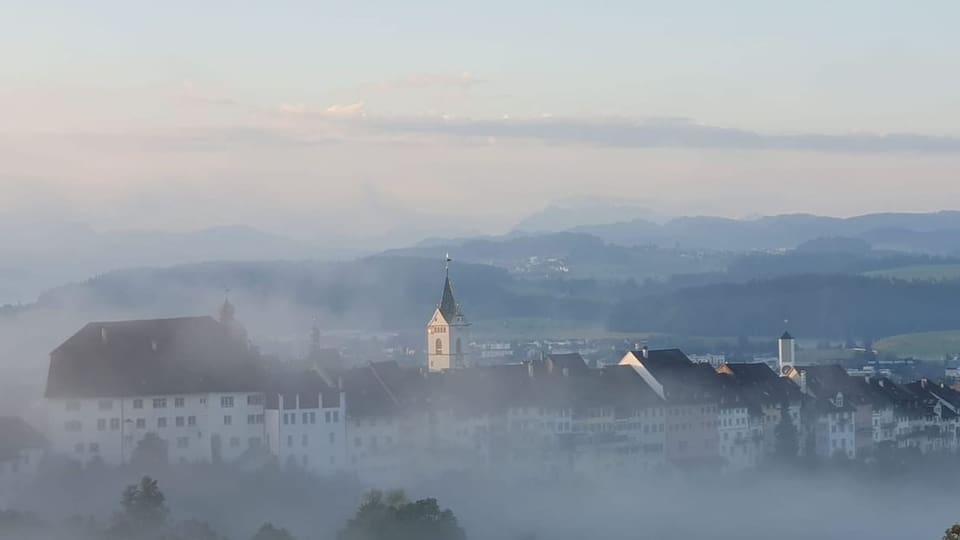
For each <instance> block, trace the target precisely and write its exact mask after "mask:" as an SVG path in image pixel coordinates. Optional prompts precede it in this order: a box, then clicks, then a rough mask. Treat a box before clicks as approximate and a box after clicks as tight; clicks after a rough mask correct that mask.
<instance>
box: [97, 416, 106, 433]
mask: <svg viewBox="0 0 960 540" xmlns="http://www.w3.org/2000/svg"><path fill="white" fill-rule="evenodd" d="M106 430H107V419H106V418H100V419H99V420H97V431H106Z"/></svg>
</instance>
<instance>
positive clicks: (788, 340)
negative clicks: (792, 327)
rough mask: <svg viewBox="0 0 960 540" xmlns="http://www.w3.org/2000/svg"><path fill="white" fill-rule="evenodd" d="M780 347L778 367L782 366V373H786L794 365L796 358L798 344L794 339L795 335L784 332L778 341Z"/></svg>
mask: <svg viewBox="0 0 960 540" xmlns="http://www.w3.org/2000/svg"><path fill="white" fill-rule="evenodd" d="M777 345H778V349H779V353H780V355H779V357H778V359H777V364H778V367H779V368H780V375H781V376H783V375H786V374H787V372H788V371H789V370H790V368H792V367H793V366H794V360H795V358H796V352H797V345H796V341H794V339H793V336H791V335H790V334H788V333H786V332H784V333H783V335H782V336H780V339H779V340H778V341H777Z"/></svg>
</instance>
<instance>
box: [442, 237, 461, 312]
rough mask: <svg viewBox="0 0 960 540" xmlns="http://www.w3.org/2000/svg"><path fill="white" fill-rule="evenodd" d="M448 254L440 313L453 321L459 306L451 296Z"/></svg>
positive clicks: (448, 255) (449, 259) (448, 256)
mask: <svg viewBox="0 0 960 540" xmlns="http://www.w3.org/2000/svg"><path fill="white" fill-rule="evenodd" d="M452 260H453V259H451V258H450V254H449V253H448V254H447V260H446V271H445V274H446V276H445V278H444V280H443V297H442V298H441V299H440V313H441V314H442V315H443V318H444V319H446V320H447V322H453V319H454V318H455V317H456V316H457V315H459V314H460V308H459V306H457V301H456V299H455V298H454V297H453V285H452V284H451V283H450V262H451V261H452Z"/></svg>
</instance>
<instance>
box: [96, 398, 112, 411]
mask: <svg viewBox="0 0 960 540" xmlns="http://www.w3.org/2000/svg"><path fill="white" fill-rule="evenodd" d="M97 408H98V409H100V410H101V411H112V410H113V400H112V399H101V400H100V401H98V402H97Z"/></svg>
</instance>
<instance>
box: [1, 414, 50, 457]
mask: <svg viewBox="0 0 960 540" xmlns="http://www.w3.org/2000/svg"><path fill="white" fill-rule="evenodd" d="M46 445H47V442H46V439H44V438H43V436H42V435H40V434H39V433H38V432H37V431H36V430H35V429H33V427H31V426H30V424H27V423H26V422H25V421H24V420H23V419H21V418H17V417H16V416H0V461H3V460H6V459H11V458H15V457H17V456H19V455H20V452H22V451H23V450H31V449H36V448H44V447H45V446H46Z"/></svg>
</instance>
